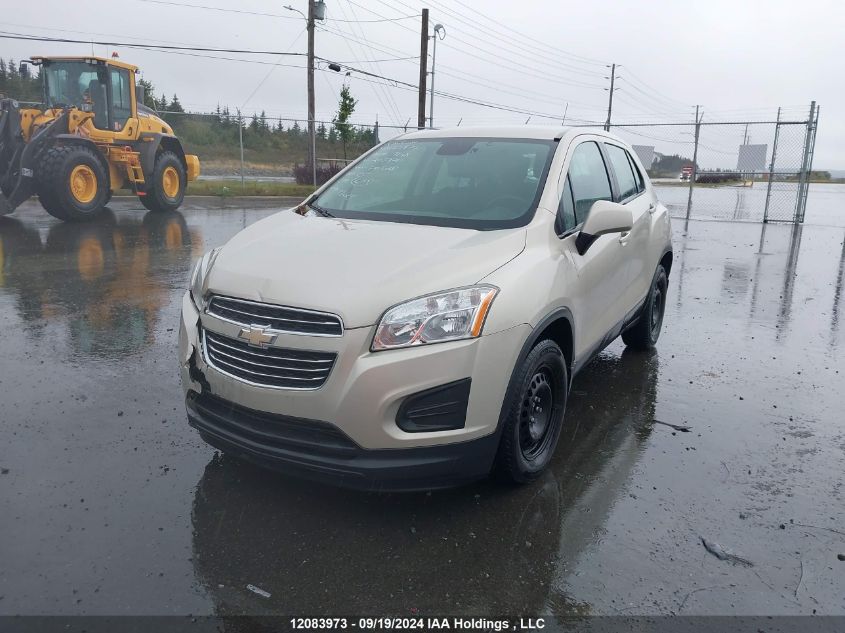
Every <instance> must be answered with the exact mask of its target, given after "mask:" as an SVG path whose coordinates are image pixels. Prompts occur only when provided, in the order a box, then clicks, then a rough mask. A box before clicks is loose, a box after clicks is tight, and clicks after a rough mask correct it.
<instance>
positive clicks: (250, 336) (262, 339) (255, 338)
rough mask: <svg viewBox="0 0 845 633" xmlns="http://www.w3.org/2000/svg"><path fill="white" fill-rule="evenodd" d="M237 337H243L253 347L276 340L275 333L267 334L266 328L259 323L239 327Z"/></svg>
mask: <svg viewBox="0 0 845 633" xmlns="http://www.w3.org/2000/svg"><path fill="white" fill-rule="evenodd" d="M238 337H239V338H242V339H244V340H245V341H246V342H247V343H249V344H250V345H252V346H253V347H267V346H268V345H269V344H270V343H272V342H273V341H274V340H276V335H275V334H269V333H268V332H267V328H265V327H262V326H260V325H251V326H249V327H245V328H241V331H240V332H239V333H238Z"/></svg>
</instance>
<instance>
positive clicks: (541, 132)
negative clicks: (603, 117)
mask: <svg viewBox="0 0 845 633" xmlns="http://www.w3.org/2000/svg"><path fill="white" fill-rule="evenodd" d="M578 134H596V135H599V136H605V137H607V138H609V139H613V140H615V141H619V140H620V139H618V138H617V137H615V136H613V135H612V134H608V133H607V132H605V131H604V130H600V129H596V128H587V127H568V126H555V125H497V126H484V127H480V126H479V127H474V126H468V125H465V126H461V127H449V128H441V129H435V130H430V129H427V130H417V131H414V132H408V133H407V134H403V135H402V136H401V137H400V138H402V139H425V138H455V137H476V138H477V137H480V138H487V137H489V138H521V139H537V140H545V141H559V140H561V139H563V138H564V137H571V136H577V135H578Z"/></svg>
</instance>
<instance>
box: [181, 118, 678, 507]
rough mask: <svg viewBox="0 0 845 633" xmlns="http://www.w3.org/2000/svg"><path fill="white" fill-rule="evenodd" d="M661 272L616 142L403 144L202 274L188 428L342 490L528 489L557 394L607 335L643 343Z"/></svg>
mask: <svg viewBox="0 0 845 633" xmlns="http://www.w3.org/2000/svg"><path fill="white" fill-rule="evenodd" d="M671 266H672V246H671V241H670V226H669V216H668V212H667V209H666V208H665V207H664V206H663V205H662V204H661V203H660V202H659V201H658V200H657V196H656V195H655V193H654V190H653V188H652V185H651V183H650V182H649V180H648V178H647V177H646V175H645V170H644V169H643V166H642V165H641V164H640V162H639V160H638V159H637V156H636V154H635V153H634V152H633V151H631V148H630V147H629V146H628V145H626V144H625V143H623V142H622V141H620V140H619V139H617V138H616V137H614V136H612V135H610V134H604V133H600V132H587V131H583V130H577V129H554V128H532V127H527V126H524V127H502V128H476V129H473V128H463V127H462V128H456V129H450V130H439V131H420V132H414V133H411V134H406V135H404V136H401V137H399V138H397V139H394V140H391V141H388V142H385V143H383V144H381V145H379V146H378V147H376V148H374V149H373V150H371V151H370V152H368V153H367V154H365V155H364V156H362V157H361V158H359V159H358V160H357V161H355V162H354V163H352V164H351V165H350V166H349V167H348V168H346V169H345V170H343V171H342V172H341V173H340V174H338V175H337V176H336V177H335V178H334V179H332V180H331V181H329V182H328V183H327V184H326V185H324V186H323V187H321V188H320V189H319V190H318V191H317V192H315V193H314V194H313V195H311V196H310V197H309V198H308V199H307V200H305V202H303V204H302V205H301V206H300V207H298V208H297V209H294V210H290V211H283V212H281V213H277V214H275V215H272V216H270V217H267V218H265V219H263V220H261V221H259V222H256V223H255V224H253V225H252V226H249V227H248V228H246V229H244V230H243V231H241V232H240V233H238V234H237V235H236V236H235V237H233V238H232V239H231V240H230V241H229V242H228V243H227V244H226V245H224V246H223V247H221V248H217V249H214V250H213V251H210V252H209V253H206V254H205V255H204V256H203V257H202V259H201V260H200V261H199V262H198V263H197V265H196V268H195V269H194V272H193V275H192V278H191V287H190V291H189V292H187V293H186V294H185V297H184V299H183V302H182V322H181V328H180V336H179V356H180V358H179V361H180V365H181V369H182V383H183V387H184V390H185V393H186V404H187V409H188V420H189V422H190V424H191V425H192V426H194V427H195V428H196V429H198V430H199V432H200V435H201V436H202V437H203V438H204V439H205V440H206V441H207V442H208V443H210V444H212V445H213V446H215V447H217V448H219V449H221V450H222V451H224V452H226V453H231V454H233V455H237V456H241V457H244V458H246V459H249V460H251V461H255V462H257V463H259V464H263V465H267V466H271V467H275V468H278V469H281V470H283V471H286V472H290V473H293V474H297V475H301V476H303V477H307V478H311V479H319V480H324V481H329V482H333V483H337V484H340V485H344V486H349V487H354V488H364V489H375V490H381V489H389V490H415V489H430V488H438V487H445V486H450V485H455V484H460V483H464V482H468V481H472V480H476V479H479V478H483V477H486V476H487V475H488V474H491V473H498V474H500V475H502V476H504V477H505V478H506V479H509V480H512V481H517V482H528V481H531V480H532V479H534V478H536V477H537V475H538V474H539V473H540V472H541V471H542V470H543V469H544V468H545V467H546V466H547V465H548V464H549V462H550V460H551V458H552V455H553V453H554V450H555V447H556V445H557V443H558V438H559V436H560V433H561V429H562V427H563V425H564V424H565V423H566V422H565V418H564V411H565V409H566V401H567V396H568V393H569V388H570V384H571V382H572V378H573V376H574V375H575V374H576V373H577V372H578V371H579V370H581V369H582V368H583V367H584V366H585V365H586V364H587V363H588V362H589V361H590V359H592V358H593V357H594V356H595V355H596V354H598V353H599V352H600V351H601V350H602V349H603V348H604V347H605V346H607V345H608V344H609V343H610V342H611V341H613V340H614V339H615V338H616V337H617V336H619V335H620V334H621V335H622V338H623V340H624V341H625V343H626V344H627V345H629V346H632V347H637V348H642V349H646V348H650V347H652V346H654V344H655V343H656V341H657V337H658V335H659V334H660V327H661V323H662V319H663V310H664V306H665V300H666V285H667V276H668V275H669V271H670V269H671ZM568 423H569V424H572V423H573V421H571V420H570V421H569V422H568Z"/></svg>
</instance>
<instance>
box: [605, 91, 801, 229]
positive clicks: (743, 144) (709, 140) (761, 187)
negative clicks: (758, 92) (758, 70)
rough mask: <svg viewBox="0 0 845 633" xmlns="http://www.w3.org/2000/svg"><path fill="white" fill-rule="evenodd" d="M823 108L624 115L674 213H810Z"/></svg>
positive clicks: (752, 216) (787, 216)
mask: <svg viewBox="0 0 845 633" xmlns="http://www.w3.org/2000/svg"><path fill="white" fill-rule="evenodd" d="M817 124H818V108H816V107H815V104H812V105H811V108H810V114H809V116H808V117H807V118H806V119H805V120H795V119H789V120H786V119H781V118H780V116H779V117H778V119H776V120H774V121H709V120H705V119H704V118H703V117H702V118H701V119H700V120H699V122H698V123H696V122H694V121H692V122H690V123H624V124H614V125H612V126H611V131H612V132H613V133H614V134H617V135H618V136H619V137H621V138H622V139H624V140H625V141H627V142H628V143H630V144H631V145H632V146H633V148H634V150H635V151H636V152H637V154H638V155H639V158H640V160H641V161H642V163H643V164H644V165H645V166H646V168H647V169H648V173H649V176H650V177H651V179H652V182H653V183H654V185H655V187H656V189H657V190H658V195H659V196H660V199H661V200H662V201H663V203H664V204H666V206H667V207H668V208H669V209H670V212H671V214H672V215H673V216H674V217H681V218H690V217H692V218H699V219H715V220H739V221H751V222H796V223H800V222H803V220H804V210H805V209H806V203H807V190H808V185H809V182H810V180H811V177H812V176H813V174H812V164H813V148H814V146H815V135H816V128H817Z"/></svg>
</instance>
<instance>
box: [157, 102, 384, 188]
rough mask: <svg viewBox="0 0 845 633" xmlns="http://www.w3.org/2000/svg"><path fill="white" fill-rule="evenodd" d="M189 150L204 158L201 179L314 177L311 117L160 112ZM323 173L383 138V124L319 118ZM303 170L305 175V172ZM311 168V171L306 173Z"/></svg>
mask: <svg viewBox="0 0 845 633" xmlns="http://www.w3.org/2000/svg"><path fill="white" fill-rule="evenodd" d="M158 114H159V116H160V117H162V118H163V119H164V120H165V121H167V123H168V124H170V125H171V126H172V127H173V130H174V132H175V133H176V135H177V136H179V138H180V139H181V140H182V143H183V144H184V145H185V148H186V150H187V151H189V152H193V153H196V154H198V155H199V156H200V158H201V160H202V171H203V176H202V178H211V179H226V178H231V179H240V180H242V181H244V182H246V181H249V182H255V181H261V180H281V181H294V180H295V179H297V176H298V175H301V176H302V177H303V179H304V180H303V182H306V183H310V182H311V172H310V169H307V168H306V167H305V165H306V163H307V162H308V156H309V146H310V142H309V141H310V139H309V136H308V121H307V119H295V118H287V117H270V116H267V115H264V114H254V115H250V116H239V115H238V114H236V113H235V114H233V113H231V112H229V111H228V110H227V109H223V110H221V111H219V112H212V113H197V112H159V113H158ZM315 128H316V134H317V138H316V153H317V167H318V178H319V176H320V175H322V176H326V175H331V174H333V173H336V172H337V171H338V170H339V169H341V168H342V167H343V166H344V165H345V164H346V163H347V162H349V161H351V160H354V159H355V158H357V157H358V156H360V155H361V154H363V153H364V152H366V151H367V150H369V149H370V148H372V147H373V146H374V145H376V144H377V143H378V141H379V125H378V124H377V123H376V124H374V125H362V124H358V123H347V124H338V123H335V122H333V121H316V122H315ZM300 172H302V174H300ZM306 172H307V173H306ZM323 180H325V178H323Z"/></svg>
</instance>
